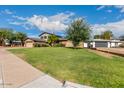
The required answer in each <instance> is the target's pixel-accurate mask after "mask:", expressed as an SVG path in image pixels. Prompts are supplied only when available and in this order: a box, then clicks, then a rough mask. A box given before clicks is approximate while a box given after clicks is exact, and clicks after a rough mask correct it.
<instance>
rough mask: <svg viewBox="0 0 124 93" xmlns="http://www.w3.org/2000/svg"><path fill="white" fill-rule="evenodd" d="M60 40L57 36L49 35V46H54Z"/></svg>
mask: <svg viewBox="0 0 124 93" xmlns="http://www.w3.org/2000/svg"><path fill="white" fill-rule="evenodd" d="M58 39H59V38H58V37H57V36H55V35H53V34H52V35H49V37H48V41H47V42H48V43H49V45H50V46H53V45H54V43H55V42H56V41H57V40H58Z"/></svg>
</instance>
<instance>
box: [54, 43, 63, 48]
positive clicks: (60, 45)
mask: <svg viewBox="0 0 124 93" xmlns="http://www.w3.org/2000/svg"><path fill="white" fill-rule="evenodd" d="M54 47H65V45H64V44H61V43H60V44H55V45H54Z"/></svg>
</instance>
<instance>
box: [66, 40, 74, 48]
mask: <svg viewBox="0 0 124 93" xmlns="http://www.w3.org/2000/svg"><path fill="white" fill-rule="evenodd" d="M65 47H73V44H72V41H69V40H68V41H67V42H66V45H65Z"/></svg>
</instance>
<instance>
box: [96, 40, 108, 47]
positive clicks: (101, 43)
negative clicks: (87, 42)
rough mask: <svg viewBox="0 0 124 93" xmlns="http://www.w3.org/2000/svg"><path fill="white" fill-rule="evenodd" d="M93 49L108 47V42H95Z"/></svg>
mask: <svg viewBox="0 0 124 93" xmlns="http://www.w3.org/2000/svg"><path fill="white" fill-rule="evenodd" d="M95 47H108V42H105V41H104V42H103V41H102V42H101V41H98V42H95Z"/></svg>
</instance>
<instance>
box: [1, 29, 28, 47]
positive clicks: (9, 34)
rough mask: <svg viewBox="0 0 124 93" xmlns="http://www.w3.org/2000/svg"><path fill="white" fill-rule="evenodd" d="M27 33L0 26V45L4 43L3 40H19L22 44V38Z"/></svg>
mask: <svg viewBox="0 0 124 93" xmlns="http://www.w3.org/2000/svg"><path fill="white" fill-rule="evenodd" d="M26 37H27V35H26V34H25V33H23V32H15V31H13V30H12V29H8V28H0V45H2V46H4V45H5V40H6V39H7V40H9V41H13V40H20V41H21V43H22V45H23V44H24V39H25V38H26Z"/></svg>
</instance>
